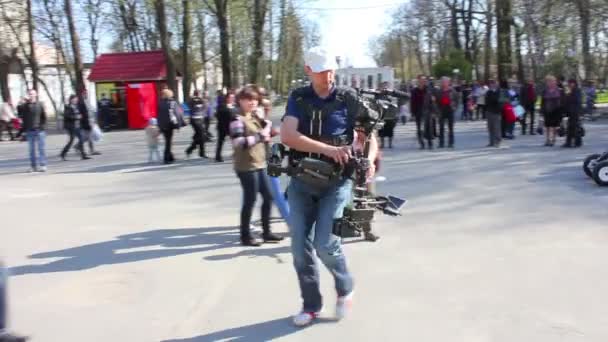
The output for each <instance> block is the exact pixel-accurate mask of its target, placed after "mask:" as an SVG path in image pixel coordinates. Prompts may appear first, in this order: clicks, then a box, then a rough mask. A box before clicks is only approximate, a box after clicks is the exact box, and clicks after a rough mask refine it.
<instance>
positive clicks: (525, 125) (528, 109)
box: [521, 106, 534, 134]
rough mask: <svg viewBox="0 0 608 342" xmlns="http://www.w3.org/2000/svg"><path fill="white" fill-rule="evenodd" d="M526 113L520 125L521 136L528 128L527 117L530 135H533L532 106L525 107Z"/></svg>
mask: <svg viewBox="0 0 608 342" xmlns="http://www.w3.org/2000/svg"><path fill="white" fill-rule="evenodd" d="M525 109H526V112H525V113H524V117H523V119H522V123H521V134H526V130H527V128H528V117H529V118H530V130H529V132H530V134H534V106H530V107H525Z"/></svg>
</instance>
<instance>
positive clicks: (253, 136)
mask: <svg viewBox="0 0 608 342" xmlns="http://www.w3.org/2000/svg"><path fill="white" fill-rule="evenodd" d="M259 99H260V94H259V92H258V91H257V88H256V87H255V86H247V87H245V88H243V89H242V90H241V91H240V92H239V93H238V94H237V103H238V105H239V114H238V115H237V116H236V117H235V118H234V119H233V120H232V122H230V138H231V139H232V146H233V148H234V170H235V172H236V174H237V176H238V177H239V180H240V181H241V186H242V187H243V206H242V208H241V244H242V245H244V246H260V245H261V243H260V241H259V240H258V239H256V238H254V237H252V236H251V231H250V228H249V227H250V223H251V214H252V211H253V207H254V205H255V200H256V197H257V193H258V192H259V193H261V194H262V198H263V203H262V229H263V231H264V233H263V234H262V238H263V239H264V242H278V241H281V240H282V239H283V238H282V237H280V236H277V235H275V234H273V233H272V232H271V231H270V209H271V207H272V195H271V191H270V181H269V179H268V175H267V174H266V148H265V143H267V142H269V141H270V131H271V127H272V123H271V122H270V121H268V120H263V119H260V118H259V117H257V116H256V115H255V114H254V111H255V109H256V108H257V107H258V103H259Z"/></svg>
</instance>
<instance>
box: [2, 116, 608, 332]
mask: <svg viewBox="0 0 608 342" xmlns="http://www.w3.org/2000/svg"><path fill="white" fill-rule="evenodd" d="M586 128H587V137H586V138H585V145H584V147H583V148H581V149H562V148H559V147H553V148H549V147H543V146H542V144H543V138H542V137H539V136H520V135H519V132H518V136H517V138H516V140H513V141H509V142H507V145H508V146H507V147H505V148H502V149H494V148H485V145H486V144H487V135H486V132H485V126H484V123H482V122H466V123H465V122H460V121H457V122H456V148H455V149H454V150H447V149H446V150H435V151H420V150H418V149H417V146H416V140H415V138H414V135H415V134H414V128H413V124H412V123H408V124H407V125H405V126H402V125H399V126H398V127H397V132H396V135H397V138H396V141H395V148H393V149H386V150H384V151H383V154H384V160H383V163H382V165H381V169H380V174H381V175H382V176H385V177H386V178H387V180H386V181H385V182H382V183H379V184H378V190H379V191H380V192H382V193H386V194H389V193H390V194H395V195H398V196H404V197H406V198H407V199H408V200H409V202H408V204H407V205H406V207H405V208H404V211H403V216H400V217H385V216H378V218H377V221H376V222H375V229H376V231H377V233H378V234H379V235H380V236H381V239H380V240H379V241H378V242H376V243H370V242H362V241H357V240H349V241H347V243H346V244H345V251H346V254H347V257H348V263H349V267H350V269H351V270H352V273H353V275H354V277H355V287H356V296H355V305H354V310H353V312H352V315H351V316H349V317H348V318H347V319H346V320H344V321H342V322H339V323H336V322H333V321H332V320H331V316H332V313H333V309H334V301H335V291H334V289H333V280H332V279H331V275H330V274H328V272H327V271H325V270H324V268H323V267H321V269H322V270H323V271H322V274H321V275H322V292H323V294H324V298H325V304H326V305H325V309H326V311H325V313H324V319H322V320H321V321H320V322H319V323H318V324H315V325H313V326H311V327H308V328H305V329H298V328H295V327H293V326H292V325H291V321H290V320H289V316H290V315H292V314H294V313H296V311H297V310H298V309H299V308H300V298H299V290H298V286H297V281H296V276H295V272H294V270H293V266H292V259H291V255H290V247H289V240H288V239H287V240H285V241H284V242H282V243H280V244H277V245H265V246H263V247H261V248H243V247H241V246H240V245H239V244H238V229H237V228H236V226H237V225H238V220H239V206H240V202H241V190H240V186H239V182H238V180H237V178H236V176H235V174H234V173H233V171H232V166H231V163H230V150H229V148H230V146H229V145H228V146H226V148H225V157H226V162H225V163H215V162H213V161H210V160H202V159H199V158H192V159H189V160H185V159H184V154H183V151H184V150H185V148H186V146H187V144H188V140H189V139H190V136H191V134H192V133H191V129H190V128H189V127H186V128H184V129H182V131H181V132H179V133H178V134H177V136H176V144H175V148H174V151H175V153H176V156H178V157H179V160H178V162H177V163H175V164H173V165H158V164H155V165H150V164H148V163H146V158H147V150H146V146H145V138H144V133H143V131H121V132H110V133H107V134H106V135H105V137H104V141H103V142H102V143H100V144H99V145H98V146H99V150H100V151H101V152H102V153H103V154H102V155H101V156H95V157H94V158H93V159H92V160H87V161H81V160H79V158H78V157H77V155H76V154H71V155H70V157H69V160H68V161H66V162H62V161H60V159H59V157H58V155H59V152H60V149H61V147H62V144H64V143H65V140H66V137H65V136H64V135H52V136H50V137H49V138H48V155H49V160H50V162H49V171H48V172H47V173H35V174H29V173H26V172H25V171H26V170H27V169H28V167H29V162H28V158H27V152H26V150H27V146H26V144H25V143H17V142H1V143H0V189H1V194H2V195H1V196H0V208H2V219H1V221H0V222H2V224H1V227H2V228H1V230H0V231H1V234H0V255H2V256H3V257H4V259H5V260H6V262H7V264H8V265H9V266H10V271H11V274H12V276H11V278H10V288H9V289H10V307H11V317H10V324H11V327H12V328H13V329H14V330H17V331H19V332H21V333H24V334H29V335H31V336H32V338H33V339H32V341H43V342H67V341H78V342H81V341H91V342H94V341H129V342H134V341H142V342H148V341H157V342H160V341H163V342H205V341H275V340H276V341H338V340H343V341H440V342H446V341H450V342H452V341H463V342H477V341H483V342H485V341H492V342H503V341H504V342H514V341H535V342H545V341H547V342H548V341H551V342H553V341H585V342H590V341H593V342H595V341H597V342H605V341H607V340H608V307H607V305H606V303H608V291H606V290H607V289H608V267H607V266H608V262H607V260H608V248H606V245H607V244H608V224H607V222H608V210H607V207H608V188H600V187H598V186H597V185H596V184H595V183H593V182H592V181H590V180H589V179H587V178H586V177H585V176H584V174H583V172H582V169H581V163H582V160H583V159H584V157H585V156H586V155H587V154H591V153H594V152H601V151H604V150H606V149H607V148H608V122H606V121H597V122H594V123H588V124H587V126H586ZM213 148H214V146H213V147H212V146H209V151H211V150H212V149H213ZM283 181H286V180H285V179H283ZM258 204H259V202H258ZM258 215H259V210H257V209H256V211H255V213H254V218H255V219H257V218H258V217H259V216H258ZM274 216H278V211H276V210H274ZM273 227H274V230H275V231H277V232H279V233H281V234H286V233H287V228H286V226H285V225H284V223H282V222H276V223H274V225H273Z"/></svg>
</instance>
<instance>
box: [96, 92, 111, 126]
mask: <svg viewBox="0 0 608 342" xmlns="http://www.w3.org/2000/svg"><path fill="white" fill-rule="evenodd" d="M97 108H99V119H100V121H101V127H102V128H103V129H104V130H106V131H108V130H110V124H111V115H112V100H110V99H109V98H107V97H106V94H101V100H99V101H98V102H97Z"/></svg>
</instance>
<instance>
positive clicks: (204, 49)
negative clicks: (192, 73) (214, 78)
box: [198, 11, 209, 90]
mask: <svg viewBox="0 0 608 342" xmlns="http://www.w3.org/2000/svg"><path fill="white" fill-rule="evenodd" d="M198 23H199V34H200V41H201V63H202V64H203V90H208V89H209V81H208V77H209V75H207V31H206V26H207V25H206V24H205V16H204V15H203V14H202V12H201V11H199V12H198Z"/></svg>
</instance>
